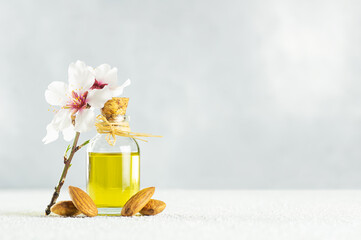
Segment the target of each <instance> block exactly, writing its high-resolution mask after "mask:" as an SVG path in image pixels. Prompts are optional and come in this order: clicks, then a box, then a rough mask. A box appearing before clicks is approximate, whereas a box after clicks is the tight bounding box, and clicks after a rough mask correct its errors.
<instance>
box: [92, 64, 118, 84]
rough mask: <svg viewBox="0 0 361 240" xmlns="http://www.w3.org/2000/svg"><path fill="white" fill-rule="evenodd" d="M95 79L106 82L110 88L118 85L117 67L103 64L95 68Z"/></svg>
mask: <svg viewBox="0 0 361 240" xmlns="http://www.w3.org/2000/svg"><path fill="white" fill-rule="evenodd" d="M94 72H95V79H96V80H97V81H100V82H101V83H106V84H108V86H109V87H110V88H113V87H116V85H117V74H118V69H117V68H115V67H114V68H111V67H110V66H109V65H108V64H102V65H100V66H98V67H96V68H95V70H94Z"/></svg>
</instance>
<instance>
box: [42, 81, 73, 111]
mask: <svg viewBox="0 0 361 240" xmlns="http://www.w3.org/2000/svg"><path fill="white" fill-rule="evenodd" d="M67 90H68V86H67V85H66V84H65V83H63V82H58V81H55V82H52V83H50V84H49V86H48V89H47V90H46V91H45V99H46V101H47V102H48V103H49V104H51V105H54V106H63V105H64V104H65V103H66V100H67V97H66V93H67Z"/></svg>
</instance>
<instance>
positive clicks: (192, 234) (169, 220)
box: [0, 189, 361, 240]
mask: <svg viewBox="0 0 361 240" xmlns="http://www.w3.org/2000/svg"><path fill="white" fill-rule="evenodd" d="M64 190H66V189H64ZM65 192H66V191H64V192H63V193H62V196H61V197H60V200H65V199H68V196H67V194H66V193H65ZM50 195H51V192H50V191H43V190H25V191H24V190H0V239H1V240H7V239H27V240H30V239H36V240H41V239H62V240H64V239H83V240H85V239H102V240H106V239H126V240H131V239H142V240H144V239H247V240H250V239H277V240H280V239H287V240H290V239H292V240H294V239H308V240H310V239H327V240H332V239H337V240H340V239H357V240H359V239H361V191H242V190H235V191H204V190H200V191H196V190H191V191H189V190H157V191H156V193H155V195H154V198H158V199H161V200H164V201H165V202H166V203H167V208H166V209H165V211H164V212H163V213H161V214H159V215H157V216H152V217H131V218H126V217H100V216H98V217H95V218H86V217H76V218H63V217H58V216H55V215H51V216H48V217H45V216H43V209H44V207H45V206H46V204H47V203H48V201H49V198H50Z"/></svg>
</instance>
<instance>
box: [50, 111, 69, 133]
mask: <svg viewBox="0 0 361 240" xmlns="http://www.w3.org/2000/svg"><path fill="white" fill-rule="evenodd" d="M52 124H53V126H54V128H55V129H57V130H58V131H62V130H64V129H65V128H68V127H69V126H71V111H70V110H68V109H60V110H59V111H58V112H57V113H56V114H55V116H54V119H53V121H52Z"/></svg>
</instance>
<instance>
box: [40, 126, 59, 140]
mask: <svg viewBox="0 0 361 240" xmlns="http://www.w3.org/2000/svg"><path fill="white" fill-rule="evenodd" d="M58 137H59V132H58V131H57V130H56V128H55V127H54V126H53V124H52V123H49V124H48V125H47V126H46V136H45V137H44V138H43V143H44V144H48V143H51V142H54V141H55V140H56V139H58Z"/></svg>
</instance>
